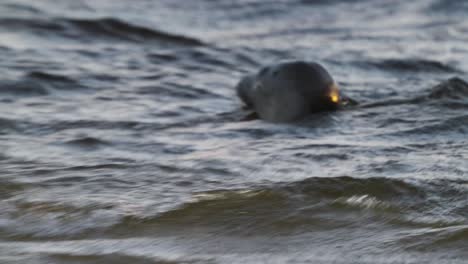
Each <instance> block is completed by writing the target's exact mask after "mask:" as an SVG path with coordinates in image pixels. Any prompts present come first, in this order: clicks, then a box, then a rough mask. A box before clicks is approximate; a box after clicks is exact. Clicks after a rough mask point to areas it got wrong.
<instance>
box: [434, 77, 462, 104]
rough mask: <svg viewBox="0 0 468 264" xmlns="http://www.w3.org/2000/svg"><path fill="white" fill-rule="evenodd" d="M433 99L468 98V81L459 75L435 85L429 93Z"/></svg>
mask: <svg viewBox="0 0 468 264" xmlns="http://www.w3.org/2000/svg"><path fill="white" fill-rule="evenodd" d="M429 98H431V99H455V100H457V99H466V98H468V83H467V82H466V81H465V80H463V79H460V78H458V77H454V78H450V79H448V80H447V81H444V82H442V83H440V84H438V85H436V86H434V87H433V88H432V90H431V93H430V94H429Z"/></svg>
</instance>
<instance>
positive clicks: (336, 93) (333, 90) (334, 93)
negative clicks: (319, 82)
mask: <svg viewBox="0 0 468 264" xmlns="http://www.w3.org/2000/svg"><path fill="white" fill-rule="evenodd" d="M328 97H329V98H330V101H331V102H332V103H334V104H339V103H340V89H339V88H338V85H336V83H333V84H332V85H331V86H330V93H329V94H328Z"/></svg>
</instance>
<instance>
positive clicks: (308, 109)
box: [236, 61, 340, 122]
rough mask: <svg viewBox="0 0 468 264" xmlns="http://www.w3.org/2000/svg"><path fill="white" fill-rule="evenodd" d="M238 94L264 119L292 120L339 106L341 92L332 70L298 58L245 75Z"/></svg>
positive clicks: (237, 88)
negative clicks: (297, 59) (331, 73)
mask: <svg viewBox="0 0 468 264" xmlns="http://www.w3.org/2000/svg"><path fill="white" fill-rule="evenodd" d="M236 91H237V95H238V96H239V97H240V99H241V100H242V101H243V102H244V103H245V105H246V106H247V107H248V108H251V109H252V110H253V111H255V113H256V114H257V115H258V116H259V117H260V118H261V119H264V120H267V121H271V122H289V121H294V120H298V119H301V118H304V117H305V116H307V115H309V114H311V113H316V112H321V111H330V110H335V109H337V108H338V105H339V103H340V94H339V90H338V86H337V85H336V84H335V82H334V81H333V78H332V77H331V76H330V74H329V73H328V72H327V70H325V68H323V67H322V66H321V65H320V64H318V63H315V62H303V61H294V62H286V63H281V64H277V65H273V66H267V67H264V68H262V69H261V70H260V71H259V72H258V73H256V74H252V75H248V76H246V77H244V78H243V79H242V80H241V81H240V82H239V84H238V85H237V87H236Z"/></svg>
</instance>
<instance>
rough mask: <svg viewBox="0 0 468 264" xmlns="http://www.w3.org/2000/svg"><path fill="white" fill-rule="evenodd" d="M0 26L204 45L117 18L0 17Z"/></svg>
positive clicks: (85, 36)
mask: <svg viewBox="0 0 468 264" xmlns="http://www.w3.org/2000/svg"><path fill="white" fill-rule="evenodd" d="M0 28H4V29H7V30H22V31H28V32H30V31H33V32H34V33H37V34H53V35H58V36H61V37H65V38H72V39H74V40H86V41H89V40H94V39H101V40H102V39H108V40H123V41H133V42H146V41H157V42H165V43H170V44H180V45H191V46H199V45H203V43H202V42H201V41H200V40H198V39H195V38H192V37H187V36H181V35H176V34H171V33H167V32H163V31H159V30H155V29H150V28H146V27H143V26H138V25H133V24H131V23H128V22H125V21H122V20H120V19H117V18H98V19H71V18H55V19H49V20H45V19H42V20H39V19H27V18H2V19H0Z"/></svg>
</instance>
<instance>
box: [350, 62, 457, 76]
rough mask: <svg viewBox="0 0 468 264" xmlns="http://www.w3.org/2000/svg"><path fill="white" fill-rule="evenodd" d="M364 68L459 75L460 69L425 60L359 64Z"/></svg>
mask: <svg viewBox="0 0 468 264" xmlns="http://www.w3.org/2000/svg"><path fill="white" fill-rule="evenodd" d="M357 64H358V65H361V66H364V67H368V66H371V67H375V68H378V69H381V70H386V71H397V72H428V73H459V72H461V71H460V70H459V69H457V68H455V67H452V66H450V65H447V64H444V63H442V62H439V61H433V60H425V59H385V60H378V61H366V62H358V63H357Z"/></svg>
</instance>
